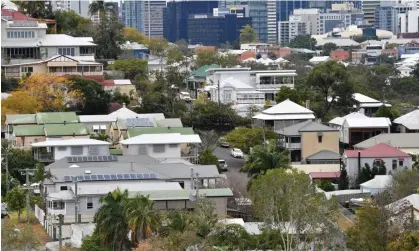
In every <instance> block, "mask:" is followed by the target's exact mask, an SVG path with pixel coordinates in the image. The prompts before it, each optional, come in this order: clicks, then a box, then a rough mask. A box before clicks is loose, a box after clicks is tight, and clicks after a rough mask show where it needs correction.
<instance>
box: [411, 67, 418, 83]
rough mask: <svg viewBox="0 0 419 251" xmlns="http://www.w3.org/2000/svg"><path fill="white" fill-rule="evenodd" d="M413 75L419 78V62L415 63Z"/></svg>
mask: <svg viewBox="0 0 419 251" xmlns="http://www.w3.org/2000/svg"><path fill="white" fill-rule="evenodd" d="M412 75H413V76H414V77H415V78H416V80H419V63H418V64H416V65H415V68H414V69H413V71H412Z"/></svg>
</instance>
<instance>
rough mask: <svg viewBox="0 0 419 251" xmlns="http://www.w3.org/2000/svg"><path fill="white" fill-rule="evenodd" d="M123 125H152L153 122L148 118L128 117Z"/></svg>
mask: <svg viewBox="0 0 419 251" xmlns="http://www.w3.org/2000/svg"><path fill="white" fill-rule="evenodd" d="M125 125H126V126H127V127H153V126H154V124H153V122H152V121H151V120H150V119H149V118H129V119H127V121H126V123H125Z"/></svg>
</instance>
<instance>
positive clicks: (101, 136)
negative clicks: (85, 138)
mask: <svg viewBox="0 0 419 251" xmlns="http://www.w3.org/2000/svg"><path fill="white" fill-rule="evenodd" d="M90 138H91V139H96V140H101V141H109V140H110V137H109V135H108V134H106V133H97V134H90Z"/></svg>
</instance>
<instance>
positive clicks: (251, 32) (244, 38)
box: [240, 24, 258, 44]
mask: <svg viewBox="0 0 419 251" xmlns="http://www.w3.org/2000/svg"><path fill="white" fill-rule="evenodd" d="M257 39H258V34H257V32H256V30H255V29H253V28H252V26H250V25H248V24H247V25H246V26H244V27H243V29H241V30H240V43H241V44H247V43H252V42H256V41H257Z"/></svg>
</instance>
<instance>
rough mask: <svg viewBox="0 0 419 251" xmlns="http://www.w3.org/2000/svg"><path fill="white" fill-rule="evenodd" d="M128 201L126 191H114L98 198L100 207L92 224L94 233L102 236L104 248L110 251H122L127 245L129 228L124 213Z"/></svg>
mask: <svg viewBox="0 0 419 251" xmlns="http://www.w3.org/2000/svg"><path fill="white" fill-rule="evenodd" d="M127 200H128V190H125V191H123V192H122V191H121V190H119V188H118V189H116V190H115V191H113V192H112V193H108V194H107V195H106V196H103V197H102V198H100V202H101V203H102V206H101V207H100V208H99V210H98V211H97V212H96V214H95V217H94V222H96V231H97V232H98V233H99V234H101V235H103V236H104V243H105V247H107V248H110V249H111V250H119V251H121V250H123V249H124V246H125V245H126V244H127V242H128V240H127V235H128V232H129V228H128V227H129V226H128V224H127V220H126V217H125V213H124V211H125V210H124V205H126V203H127Z"/></svg>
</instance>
